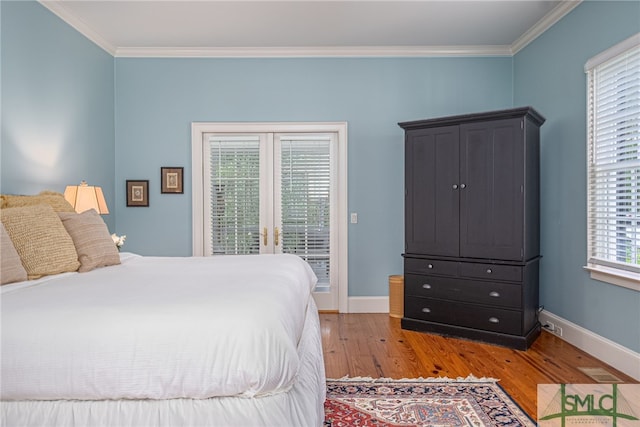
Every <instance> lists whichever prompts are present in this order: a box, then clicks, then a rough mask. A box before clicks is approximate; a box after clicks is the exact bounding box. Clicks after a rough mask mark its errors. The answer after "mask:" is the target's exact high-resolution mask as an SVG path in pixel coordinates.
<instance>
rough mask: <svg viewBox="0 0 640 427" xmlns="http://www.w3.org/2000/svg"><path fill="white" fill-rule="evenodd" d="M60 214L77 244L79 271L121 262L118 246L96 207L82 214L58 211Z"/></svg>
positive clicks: (65, 226)
mask: <svg viewBox="0 0 640 427" xmlns="http://www.w3.org/2000/svg"><path fill="white" fill-rule="evenodd" d="M58 216H59V217H60V219H61V220H62V224H63V225H64V228H66V229H67V232H68V233H69V235H70V236H71V239H73V243H74V245H75V246H76V252H77V253H78V261H80V268H79V269H78V271H80V272H84V271H91V270H93V269H94V268H98V267H106V266H108V265H116V264H120V254H119V253H118V248H117V247H116V244H115V243H114V242H113V239H112V238H111V234H109V229H108V228H107V224H105V223H104V221H103V220H102V217H101V216H100V214H98V212H96V211H95V210H94V209H90V210H88V211H84V212H82V213H80V214H77V213H70V212H58Z"/></svg>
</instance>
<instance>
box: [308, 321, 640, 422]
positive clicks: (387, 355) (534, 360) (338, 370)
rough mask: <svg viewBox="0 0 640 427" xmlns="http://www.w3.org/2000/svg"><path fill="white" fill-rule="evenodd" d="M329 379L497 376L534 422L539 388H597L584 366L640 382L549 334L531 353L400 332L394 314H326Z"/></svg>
mask: <svg viewBox="0 0 640 427" xmlns="http://www.w3.org/2000/svg"><path fill="white" fill-rule="evenodd" d="M320 326H321V330H322V345H323V350H324V360H325V368H326V375H327V378H341V377H343V376H346V375H348V376H350V377H357V376H362V377H374V378H376V377H388V378H396V379H399V378H418V377H449V378H457V377H466V376H468V375H473V376H475V377H491V378H497V379H499V380H500V382H499V384H500V385H501V386H502V388H503V389H504V390H505V391H506V392H507V393H509V395H510V396H511V397H512V398H513V399H514V400H515V401H516V402H517V403H518V404H519V405H520V406H521V407H522V409H524V410H525V411H526V412H527V413H528V414H529V415H530V416H531V417H532V418H533V419H536V411H537V409H536V395H537V385H538V384H559V383H566V384H571V383H573V384H577V383H580V384H591V383H595V381H594V380H593V379H592V378H590V377H589V376H587V375H585V374H584V373H583V372H582V371H580V370H578V368H579V367H589V368H598V367H600V368H605V369H606V370H607V371H608V372H610V373H612V374H614V375H615V376H617V377H618V378H620V379H622V380H623V381H624V382H629V383H637V381H635V380H634V379H633V378H631V377H629V376H627V375H625V374H623V373H622V372H620V371H617V370H615V369H614V368H612V367H610V366H609V365H607V364H605V363H603V362H601V361H600V360H598V359H596V358H594V357H592V356H590V355H588V354H587V353H585V352H583V351H581V350H579V349H578V348H576V347H574V346H572V345H571V344H568V343H566V342H565V341H563V340H561V339H560V338H558V337H556V336H555V335H552V334H550V333H548V332H546V331H543V332H542V335H541V336H540V337H539V338H538V339H537V340H536V341H535V342H534V344H533V345H532V346H531V348H529V350H527V351H518V350H511V349H508V348H504V347H499V346H495V345H489V344H482V343H477V342H472V341H467V340H460V339H454V338H446V337H441V336H438V335H434V334H426V333H420V332H413V331H405V330H402V329H401V328H400V319H397V318H393V317H390V316H389V315H388V314H336V313H321V314H320Z"/></svg>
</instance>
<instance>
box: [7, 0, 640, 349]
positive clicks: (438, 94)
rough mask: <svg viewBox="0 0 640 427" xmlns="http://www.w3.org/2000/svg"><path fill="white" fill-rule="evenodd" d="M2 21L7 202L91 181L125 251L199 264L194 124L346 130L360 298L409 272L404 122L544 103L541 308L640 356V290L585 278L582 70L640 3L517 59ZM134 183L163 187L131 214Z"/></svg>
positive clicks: (588, 8) (568, 29)
mask: <svg viewBox="0 0 640 427" xmlns="http://www.w3.org/2000/svg"><path fill="white" fill-rule="evenodd" d="M0 10H1V20H2V21H1V23H2V28H1V39H2V40H1V43H2V46H1V47H2V57H1V68H0V71H1V81H2V87H1V89H2V145H1V152H0V155H1V167H2V170H1V175H0V178H1V181H0V190H1V191H2V192H7V193H34V192H38V191H40V190H42V189H43V188H51V189H54V190H57V191H62V190H63V189H64V186H65V185H67V184H69V183H75V182H79V181H80V180H81V179H86V180H87V181H89V182H90V183H92V184H96V185H101V186H103V188H104V190H105V194H106V197H107V202H108V203H109V206H110V208H111V212H112V214H111V215H109V216H107V217H106V219H107V221H108V223H109V224H110V228H112V230H113V227H116V228H117V229H116V230H114V231H117V232H118V233H120V234H127V235H128V236H129V239H128V240H127V250H130V251H136V252H140V253H143V254H156V255H189V254H190V253H191V196H190V191H191V182H190V176H191V168H190V159H191V151H190V150H191V147H190V144H191V143H190V123H191V122H192V121H347V122H349V211H350V212H358V213H359V223H358V224H351V225H350V226H349V227H350V228H349V254H350V260H349V261H350V265H349V269H350V277H349V281H350V294H351V295H353V296H357V295H362V296H368V295H386V294H387V276H388V275H389V274H395V273H398V272H400V271H401V258H400V253H401V252H402V240H403V238H402V229H403V207H402V205H403V196H402V193H403V178H402V173H403V172H402V170H403V163H402V156H403V150H402V132H401V129H400V128H398V127H397V125H396V122H398V121H404V120H413V119H420V118H427V117H436V116H442V115H447V114H458V113H467V112H473V111H482V110H489V109H495V108H506V107H510V106H512V105H513V106H520V105H532V106H534V107H535V108H537V109H538V110H539V111H540V112H541V113H542V114H543V115H544V116H545V117H546V118H547V122H546V123H545V124H544V126H543V127H542V149H541V163H542V182H541V185H542V191H541V198H542V210H541V225H542V234H541V240H542V242H541V243H542V253H543V255H544V258H543V262H542V267H541V302H542V303H543V304H544V305H545V307H546V308H547V309H548V310H549V311H551V312H553V313H555V314H557V315H559V316H562V317H564V318H566V319H568V320H571V321H573V322H575V323H577V324H579V325H581V326H583V327H585V328H587V329H589V330H592V331H594V332H596V333H598V334H600V335H602V336H604V337H607V338H609V339H611V340H613V341H616V342H618V343H620V344H622V345H624V346H626V347H628V348H630V349H632V350H635V351H640V337H639V334H640V332H639V328H638V325H639V324H640V293H638V292H633V291H630V290H627V289H623V288H620V287H616V286H612V285H608V284H605V283H602V282H597V281H593V280H591V279H589V276H588V274H587V273H586V272H585V271H584V270H583V269H582V266H583V265H584V264H585V259H586V192H585V187H586V183H585V176H586V166H585V165H586V157H585V156H586V154H585V144H586V142H585V138H586V135H585V127H586V123H585V76H584V71H583V66H584V63H585V61H586V60H587V59H588V58H590V57H591V56H593V55H595V54H596V53H598V52H600V51H602V50H604V49H606V48H608V47H609V46H611V45H613V44H615V43H617V42H618V41H621V40H623V39H625V38H627V37H628V36H630V35H631V34H633V33H635V32H637V31H638V30H639V29H640V28H639V27H640V25H639V22H640V3H638V2H611V1H607V2H596V1H587V2H584V3H582V4H581V5H580V6H578V7H577V8H576V9H575V10H574V11H572V12H571V13H570V14H569V15H567V16H566V17H565V18H563V19H562V20H561V21H560V22H559V23H557V24H556V25H554V26H553V27H552V28H551V29H549V30H548V31H547V32H545V33H544V34H543V35H541V36H540V37H538V38H537V39H536V40H535V41H534V42H533V43H531V44H530V45H529V46H527V47H526V48H525V49H523V50H522V51H521V52H519V53H518V54H517V55H516V56H515V57H514V58H513V59H511V58H425V59H286V60H285V59H269V60H251V59H229V60H222V59H221V60H214V59H122V58H120V59H116V60H114V59H113V58H112V57H111V56H109V55H108V54H106V53H105V52H103V51H102V50H101V49H100V48H98V47H96V46H95V45H93V44H92V43H91V42H89V41H88V40H86V39H85V38H84V37H83V36H81V35H80V34H78V33H77V32H76V31H75V30H73V29H71V28H70V27H68V26H67V25H66V24H64V23H63V22H62V21H60V20H59V19H58V18H57V17H55V16H54V15H53V14H51V13H50V12H49V11H47V10H46V9H45V8H44V7H42V6H41V5H39V4H37V3H35V2H6V1H1V2H0ZM114 62H115V71H114ZM114 97H115V100H114ZM114 111H115V112H116V114H115V116H114ZM161 166H185V177H186V182H185V184H186V185H185V194H184V195H161V194H160V189H159V182H160V179H159V178H160V177H159V174H160V170H159V169H160V167H161ZM114 170H115V172H114ZM126 179H149V180H150V184H151V188H150V189H151V194H150V204H151V206H150V207H149V208H126V207H125V202H124V200H125V195H124V185H125V180H126ZM116 217H117V223H116V221H115V218H116Z"/></svg>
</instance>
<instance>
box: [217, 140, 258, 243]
mask: <svg viewBox="0 0 640 427" xmlns="http://www.w3.org/2000/svg"><path fill="white" fill-rule="evenodd" d="M208 144H209V145H208V148H209V163H210V164H209V167H210V175H209V176H210V179H211V182H210V186H209V188H210V192H211V193H210V203H211V206H210V212H211V215H210V217H209V218H207V219H206V220H207V221H210V224H209V226H210V227H209V230H211V236H210V242H211V246H212V247H211V248H210V249H211V253H212V254H213V255H237V254H257V253H259V252H260V139H259V137H258V136H235V135H234V136H231V135H230V136H210V137H209V140H208Z"/></svg>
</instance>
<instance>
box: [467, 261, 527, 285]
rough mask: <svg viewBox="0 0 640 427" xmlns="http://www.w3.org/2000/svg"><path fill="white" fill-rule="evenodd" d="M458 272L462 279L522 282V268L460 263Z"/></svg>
mask: <svg viewBox="0 0 640 427" xmlns="http://www.w3.org/2000/svg"><path fill="white" fill-rule="evenodd" d="M459 272H460V276H462V277H475V278H478V279H487V280H507V281H511V282H519V281H521V280H522V267H520V266H516V265H496V264H480V263H472V262H462V263H460V269H459Z"/></svg>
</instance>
